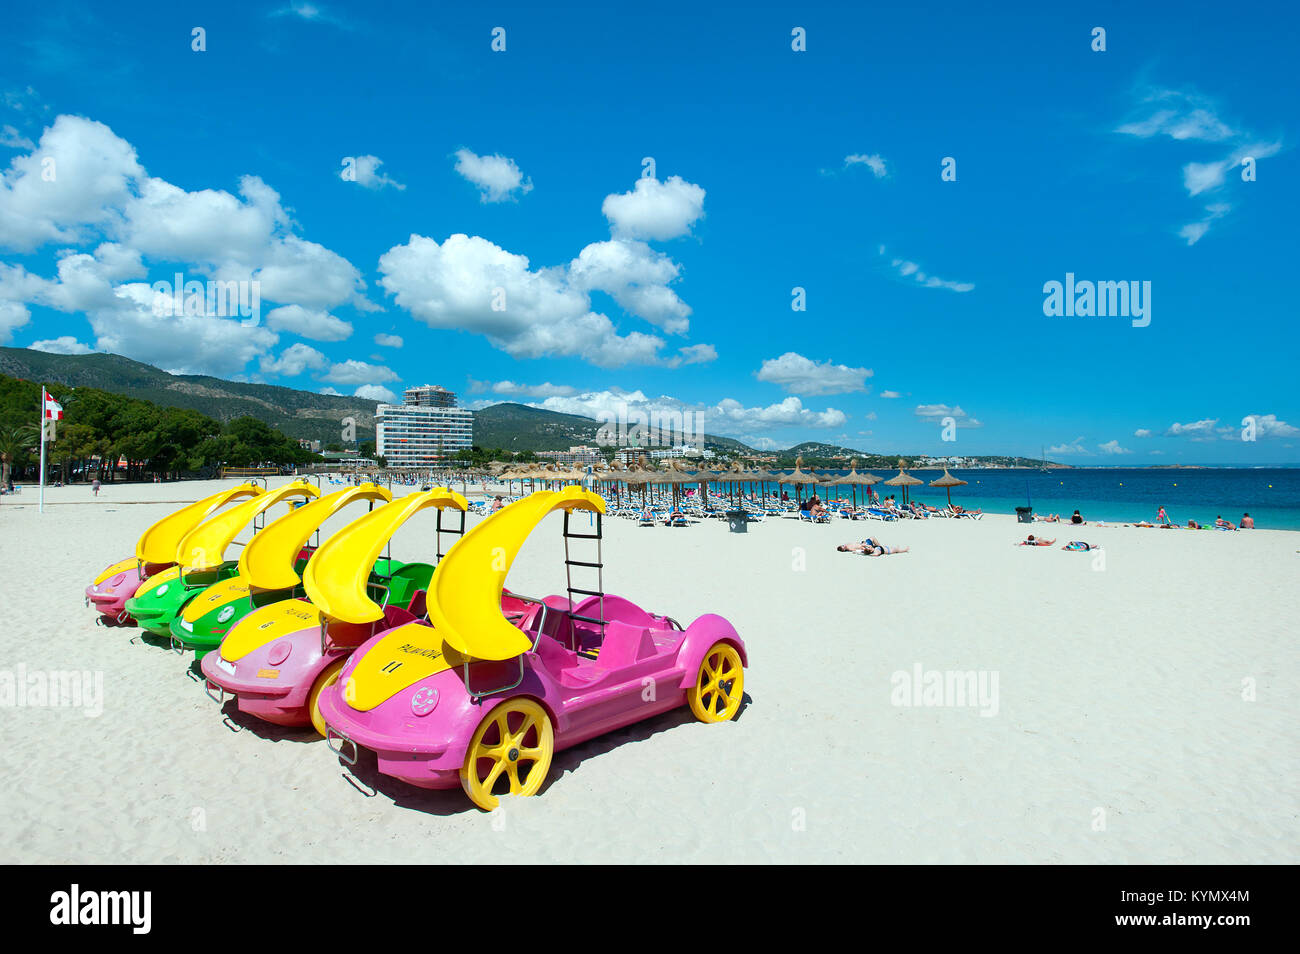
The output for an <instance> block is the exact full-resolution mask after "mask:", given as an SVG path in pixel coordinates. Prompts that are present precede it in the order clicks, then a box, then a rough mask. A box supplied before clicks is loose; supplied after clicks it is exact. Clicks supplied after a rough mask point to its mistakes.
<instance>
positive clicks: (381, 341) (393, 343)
mask: <svg viewBox="0 0 1300 954" xmlns="http://www.w3.org/2000/svg"><path fill="white" fill-rule="evenodd" d="M405 343H406V342H404V341H403V340H402V336H401V335H386V334H383V333H380V334H377V335H375V344H377V345H379V347H381V348H400V347H402V345H404V344H405Z"/></svg>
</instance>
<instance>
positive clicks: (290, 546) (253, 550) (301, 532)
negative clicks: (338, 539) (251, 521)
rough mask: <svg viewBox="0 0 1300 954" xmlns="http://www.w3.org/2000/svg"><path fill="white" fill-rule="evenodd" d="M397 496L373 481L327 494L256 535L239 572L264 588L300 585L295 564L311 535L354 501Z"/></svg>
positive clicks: (247, 548) (284, 587) (244, 554)
mask: <svg viewBox="0 0 1300 954" xmlns="http://www.w3.org/2000/svg"><path fill="white" fill-rule="evenodd" d="M392 499H393V495H392V493H390V492H389V491H387V490H385V489H384V488H383V487H377V486H375V485H374V484H371V483H365V484H360V485H359V486H356V487H348V488H346V489H344V490H338V491H335V492H334V493H332V494H326V495H325V496H324V497H321V498H320V499H318V500H313V501H312V502H311V503H309V504H306V505H305V506H302V507H299V508H298V509H297V510H292V511H290V512H289V513H287V514H285V515H284V516H283V517H281V518H280V519H279V520H276V521H275V522H274V523H272V524H270V525H269V526H268V527H266V528H265V529H264V530H262V532H261V533H259V534H257V535H256V536H254V537H253V539H252V540H250V541H249V542H248V546H246V547H244V552H243V553H241V554H240V555H239V575H240V576H242V577H243V578H244V579H246V580H247V581H248V582H249V583H250V584H252V585H253V586H256V587H258V588H259V589H263V590H287V589H291V588H292V587H294V586H297V585H298V582H299V579H300V578H299V576H298V571H297V570H295V569H294V563H295V561H296V559H297V557H298V554H299V553H300V552H301V551H302V548H303V546H304V544H306V542H307V541H308V540H309V539H311V535H312V534H313V533H314V532H315V531H316V530H317V528H319V527H320V526H321V525H322V524H324V523H325V521H326V520H328V519H329V518H330V517H332V516H334V514H336V513H338V512H339V511H340V510H342V509H343V508H344V507H346V506H347V505H348V504H350V503H352V502H353V501H354V500H382V501H384V502H385V503H387V502H389V501H391V500H392Z"/></svg>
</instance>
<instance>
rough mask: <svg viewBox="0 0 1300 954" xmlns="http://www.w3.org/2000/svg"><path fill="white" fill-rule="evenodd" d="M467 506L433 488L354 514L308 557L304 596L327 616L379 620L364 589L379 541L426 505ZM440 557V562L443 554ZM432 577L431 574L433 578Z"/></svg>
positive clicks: (380, 615)
mask: <svg viewBox="0 0 1300 954" xmlns="http://www.w3.org/2000/svg"><path fill="white" fill-rule="evenodd" d="M468 506H469V504H468V503H467V502H466V501H465V498H464V497H462V496H461V495H460V494H458V493H456V492H455V491H454V490H448V489H447V488H446V487H434V488H433V489H432V490H425V491H422V492H420V493H415V494H408V495H407V496H405V497H401V498H399V499H397V500H394V501H393V502H392V503H390V504H385V505H384V506H382V507H376V508H375V509H374V510H372V511H371V512H370V513H368V514H364V515H363V516H360V517H358V518H357V519H356V520H353V521H352V522H351V523H349V524H348V525H347V526H346V527H344V528H343V529H342V530H340V531H338V532H337V533H335V534H334V535H333V536H331V537H330V538H329V539H328V540H326V541H325V542H324V543H322V544H321V545H320V549H318V550H317V551H316V552H315V553H313V554H312V558H311V559H310V560H308V561H307V568H306V569H305V570H303V573H302V585H303V588H304V589H305V590H306V591H307V598H308V599H310V600H311V601H312V603H313V604H314V605H315V606H316V607H317V608H318V609H320V611H321V612H322V613H324V614H325V615H326V616H329V617H331V618H332V619H337V620H341V621H342V622H345V623H369V622H373V621H374V620H377V619H382V618H383V616H384V610H383V608H382V607H381V606H380V605H379V604H378V603H376V602H375V601H374V600H372V599H371V598H370V594H369V593H367V592H366V591H367V584H368V583H369V581H370V573H371V571H372V570H373V569H374V566H375V561H376V560H377V559H379V553H380V551H381V550H383V549H384V545H385V544H386V543H387V542H388V541H389V540H390V539H391V538H392V536H393V534H395V533H396V532H397V530H398V528H399V527H401V526H402V524H404V523H406V521H407V520H409V519H410V518H411V517H412V516H414V515H415V514H416V513H418V512H419V511H421V510H424V509H425V508H427V507H437V508H438V509H439V510H443V509H445V508H447V507H450V508H452V509H453V510H460V511H464V510H466V509H467V508H468ZM452 550H453V551H454V550H455V547H453V548H452ZM443 559H444V562H445V561H446V558H445V557H444V558H443ZM438 572H439V573H440V572H442V571H441V570H439V571H438ZM437 575H438V574H437V573H435V574H434V578H435V579H436V578H437Z"/></svg>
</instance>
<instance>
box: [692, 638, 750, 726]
mask: <svg viewBox="0 0 1300 954" xmlns="http://www.w3.org/2000/svg"><path fill="white" fill-rule="evenodd" d="M744 695H745V667H744V666H743V665H742V664H741V662H740V653H739V652H737V651H736V647H735V646H733V645H731V644H730V643H714V644H713V645H712V646H710V647H709V651H708V652H707V653H705V654H704V659H703V660H702V661H701V662H700V671H699V673H698V674H697V675H696V677H695V685H694V687H693V688H690V689H687V690H686V701H687V702H688V703H689V704H690V707H691V711H692V712H694V713H695V718H697V719H699V720H700V721H701V722H726V721H727V720H728V719H732V718H734V717H735V715H736V713H737V712H739V711H740V700H741V699H742V698H744Z"/></svg>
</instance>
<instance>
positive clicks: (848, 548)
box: [835, 537, 912, 556]
mask: <svg viewBox="0 0 1300 954" xmlns="http://www.w3.org/2000/svg"><path fill="white" fill-rule="evenodd" d="M835 549H836V550H838V551H839V552H840V553H861V554H862V555H863V556H890V555H892V554H895V553H906V552H907V551H908V550H910V549H912V548H911V547H887V546H885V545H884V544H883V543H881V542H880V541H879V540H873V539H871V538H870V537H867V539H865V540H863V541H862V542H861V543H841V544H840V545H839V546H837V547H836V548H835Z"/></svg>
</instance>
